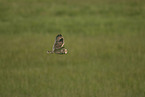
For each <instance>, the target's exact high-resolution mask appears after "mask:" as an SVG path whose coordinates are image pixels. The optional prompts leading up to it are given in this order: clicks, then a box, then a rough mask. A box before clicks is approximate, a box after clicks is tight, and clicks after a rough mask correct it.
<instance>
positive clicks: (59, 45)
mask: <svg viewBox="0 0 145 97" xmlns="http://www.w3.org/2000/svg"><path fill="white" fill-rule="evenodd" d="M47 53H48V54H50V53H51V54H52V53H56V54H67V49H65V48H64V38H63V37H62V35H61V34H58V35H57V36H56V39H55V43H54V45H53V49H52V51H47Z"/></svg>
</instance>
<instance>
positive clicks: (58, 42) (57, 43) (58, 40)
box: [53, 34, 64, 50]
mask: <svg viewBox="0 0 145 97" xmlns="http://www.w3.org/2000/svg"><path fill="white" fill-rule="evenodd" d="M63 46H64V38H63V37H62V35H61V34H58V35H57V36H56V39H55V43H54V45H53V50H56V49H61V48H63Z"/></svg>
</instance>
